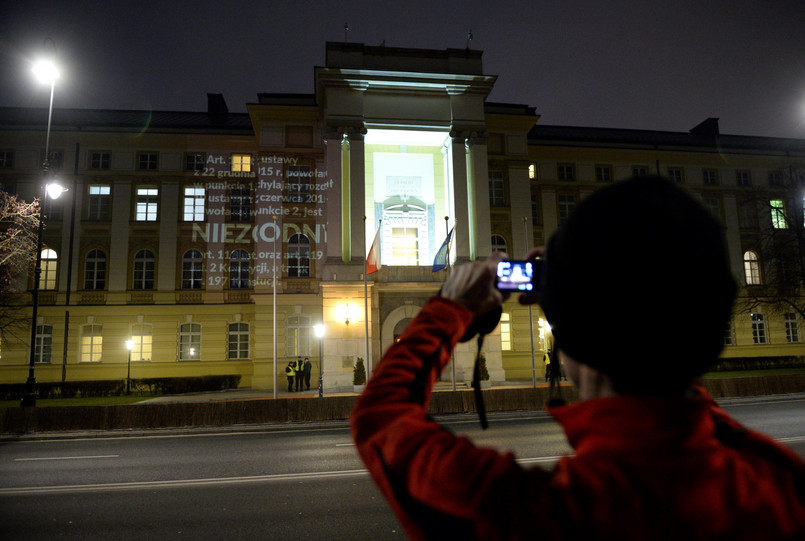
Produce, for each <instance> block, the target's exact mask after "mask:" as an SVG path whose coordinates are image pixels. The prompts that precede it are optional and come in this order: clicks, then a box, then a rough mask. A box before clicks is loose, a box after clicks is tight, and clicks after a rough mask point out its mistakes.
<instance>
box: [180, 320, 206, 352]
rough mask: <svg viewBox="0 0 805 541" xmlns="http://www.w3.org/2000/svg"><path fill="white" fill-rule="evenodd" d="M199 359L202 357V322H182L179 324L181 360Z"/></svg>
mask: <svg viewBox="0 0 805 541" xmlns="http://www.w3.org/2000/svg"><path fill="white" fill-rule="evenodd" d="M199 359H201V324H199V323H182V324H181V325H179V360H180V361H198V360H199Z"/></svg>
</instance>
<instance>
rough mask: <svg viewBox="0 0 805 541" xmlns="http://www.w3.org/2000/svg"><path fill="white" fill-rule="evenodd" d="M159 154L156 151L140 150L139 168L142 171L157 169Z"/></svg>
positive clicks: (138, 156) (138, 155) (138, 157)
mask: <svg viewBox="0 0 805 541" xmlns="http://www.w3.org/2000/svg"><path fill="white" fill-rule="evenodd" d="M158 162H159V154H158V153H156V152H140V153H138V154H137V169H139V170H140V171H156V170H157V163H158Z"/></svg>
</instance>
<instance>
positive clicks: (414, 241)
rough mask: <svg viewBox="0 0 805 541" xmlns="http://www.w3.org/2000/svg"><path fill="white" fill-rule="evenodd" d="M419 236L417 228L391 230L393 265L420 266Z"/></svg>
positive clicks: (394, 228) (393, 228) (395, 228)
mask: <svg viewBox="0 0 805 541" xmlns="http://www.w3.org/2000/svg"><path fill="white" fill-rule="evenodd" d="M418 235H419V230H418V229H417V228H416V227H392V228H391V264H392V265H419V240H418Z"/></svg>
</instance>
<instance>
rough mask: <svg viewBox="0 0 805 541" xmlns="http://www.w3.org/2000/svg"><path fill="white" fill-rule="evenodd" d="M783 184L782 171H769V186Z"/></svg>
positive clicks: (778, 186) (775, 186)
mask: <svg viewBox="0 0 805 541" xmlns="http://www.w3.org/2000/svg"><path fill="white" fill-rule="evenodd" d="M782 185H783V173H782V171H769V186H771V187H772V188H780V187H781V186H782Z"/></svg>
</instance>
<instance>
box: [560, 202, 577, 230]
mask: <svg viewBox="0 0 805 541" xmlns="http://www.w3.org/2000/svg"><path fill="white" fill-rule="evenodd" d="M558 199H559V223H560V224H563V223H565V222H566V221H567V218H568V216H570V213H571V212H573V210H574V209H575V208H576V198H575V197H574V196H572V195H560V196H559V197H558Z"/></svg>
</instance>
